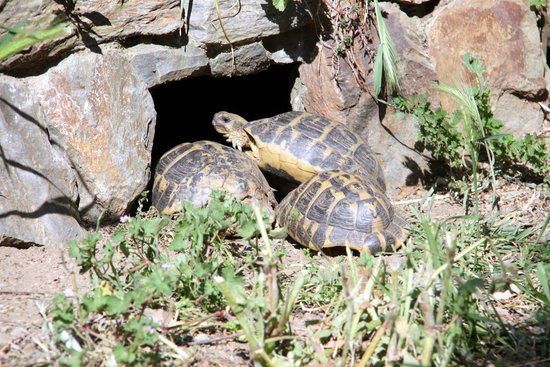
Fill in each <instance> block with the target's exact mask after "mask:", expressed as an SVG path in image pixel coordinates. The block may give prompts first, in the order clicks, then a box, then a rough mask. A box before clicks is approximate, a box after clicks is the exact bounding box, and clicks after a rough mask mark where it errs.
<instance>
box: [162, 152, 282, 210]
mask: <svg viewBox="0 0 550 367" xmlns="http://www.w3.org/2000/svg"><path fill="white" fill-rule="evenodd" d="M213 190H220V191H226V192H227V193H228V194H229V195H230V196H232V197H234V198H235V199H237V200H243V201H244V202H249V203H250V202H252V201H254V200H257V201H258V202H259V203H260V204H261V205H262V206H263V207H265V208H266V210H267V211H268V212H269V214H270V217H272V216H273V210H272V207H273V206H275V205H276V201H275V197H274V196H273V191H272V189H271V188H270V187H269V184H268V183H267V181H266V179H265V177H264V176H263V175H262V173H261V172H260V170H259V169H258V166H257V165H256V164H255V163H254V162H253V161H252V160H251V159H250V158H249V157H247V156H246V155H245V154H244V153H242V152H239V151H237V150H235V149H232V148H231V147H227V146H225V145H221V144H218V143H215V142H211V141H197V142H193V143H183V144H180V145H178V146H176V147H175V148H173V149H172V150H170V151H168V152H167V153H165V154H164V155H163V156H162V157H161V159H160V161H159V162H158V164H157V167H156V172H155V180H154V183H153V195H152V196H153V197H152V201H153V205H154V206H155V208H157V210H158V211H159V212H160V213H162V214H173V213H175V212H177V211H179V210H181V209H182V208H183V203H184V202H185V201H189V202H190V203H192V204H194V205H196V206H202V205H204V204H206V203H207V202H208V200H209V198H210V195H211V193H212V191H213Z"/></svg>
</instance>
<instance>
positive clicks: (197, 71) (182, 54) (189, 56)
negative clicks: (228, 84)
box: [125, 43, 208, 88]
mask: <svg viewBox="0 0 550 367" xmlns="http://www.w3.org/2000/svg"><path fill="white" fill-rule="evenodd" d="M125 55H126V57H127V58H128V60H129V61H130V64H132V67H133V68H134V72H135V73H136V75H138V76H139V78H140V79H141V80H142V81H143V82H144V83H145V84H146V85H147V87H148V88H151V87H153V86H155V85H159V84H163V83H166V82H170V81H175V80H181V79H185V78H189V77H193V76H198V75H204V74H207V73H208V57H207V56H206V51H205V50H203V49H201V48H199V47H197V46H195V45H193V44H192V43H190V44H188V45H187V46H184V47H182V48H173V47H168V46H162V45H154V44H139V45H137V46H134V47H131V48H129V49H127V50H126V52H125Z"/></svg>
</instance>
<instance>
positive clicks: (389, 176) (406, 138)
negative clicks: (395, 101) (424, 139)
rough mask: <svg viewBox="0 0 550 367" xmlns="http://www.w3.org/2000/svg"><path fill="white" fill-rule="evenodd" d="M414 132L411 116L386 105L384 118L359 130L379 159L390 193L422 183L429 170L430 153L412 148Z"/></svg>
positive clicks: (397, 192)
mask: <svg viewBox="0 0 550 367" xmlns="http://www.w3.org/2000/svg"><path fill="white" fill-rule="evenodd" d="M416 132H417V129H416V125H415V123H414V118H413V116H411V115H405V114H400V113H397V112H395V111H393V110H392V109H388V110H386V113H385V115H384V119H383V120H382V121H381V122H379V123H378V124H373V125H371V127H370V129H369V131H368V134H363V135H366V138H367V141H368V143H369V145H370V146H371V147H372V150H373V151H374V152H375V153H376V156H377V157H378V160H379V161H380V164H381V166H382V169H383V170H384V177H385V178H386V188H387V191H388V193H389V194H391V195H396V194H399V193H400V191H401V190H403V189H404V188H405V187H406V186H416V185H419V184H421V183H423V182H424V180H425V177H426V176H428V175H429V174H430V167H429V163H428V162H429V160H430V156H429V153H428V152H419V151H418V150H417V149H416V147H415V143H416Z"/></svg>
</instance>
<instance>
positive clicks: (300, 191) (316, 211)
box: [276, 171, 407, 254]
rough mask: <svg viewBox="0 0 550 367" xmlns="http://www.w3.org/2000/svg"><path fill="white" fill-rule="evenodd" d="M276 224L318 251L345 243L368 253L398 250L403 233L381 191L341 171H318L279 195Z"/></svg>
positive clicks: (357, 177) (404, 233) (401, 226)
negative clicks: (287, 193) (295, 187)
mask: <svg viewBox="0 0 550 367" xmlns="http://www.w3.org/2000/svg"><path fill="white" fill-rule="evenodd" d="M276 219H277V222H278V224H279V225H280V226H281V227H283V228H285V229H286V231H287V233H288V234H289V235H290V237H292V238H293V239H294V240H295V241H297V242H298V243H300V244H301V245H304V246H307V247H309V248H311V249H313V250H317V251H321V249H323V248H328V247H341V246H342V247H344V246H348V247H350V248H352V249H354V250H358V251H363V252H370V253H372V254H374V253H376V252H379V251H394V250H397V249H398V248H399V247H400V246H401V245H402V243H403V241H404V240H405V238H406V236H407V234H406V231H405V229H404V227H405V225H406V223H405V221H404V220H403V219H401V218H400V217H399V216H397V215H396V213H395V211H394V208H393V207H392V205H391V203H390V201H389V200H388V198H387V197H386V195H385V194H384V193H383V192H382V191H381V190H380V189H379V188H377V187H376V185H373V184H372V183H371V182H369V181H368V180H367V179H365V178H364V177H362V176H358V175H355V174H351V173H345V172H342V171H326V172H321V173H318V174H317V175H315V176H313V177H312V178H310V179H309V180H307V181H306V182H304V183H302V184H301V185H300V186H298V188H297V189H296V190H294V191H292V192H291V193H290V194H289V195H288V196H287V197H285V198H284V199H283V201H282V202H281V204H280V205H279V207H278V208H277V211H276Z"/></svg>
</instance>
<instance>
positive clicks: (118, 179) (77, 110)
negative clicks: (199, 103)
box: [30, 50, 156, 223]
mask: <svg viewBox="0 0 550 367" xmlns="http://www.w3.org/2000/svg"><path fill="white" fill-rule="evenodd" d="M75 71H78V72H75ZM30 83H31V85H32V87H33V91H34V92H35V93H36V94H37V96H38V98H39V100H40V104H41V105H42V108H43V110H44V113H45V115H46V117H47V122H48V129H49V131H50V136H51V137H52V138H54V139H55V140H56V141H57V142H58V143H59V144H60V145H61V146H62V147H63V149H64V150H65V151H66V152H67V155H68V158H69V160H70V162H71V165H72V167H73V168H74V170H75V172H76V174H77V179H78V192H79V197H80V202H79V210H80V212H81V216H82V218H83V219H84V220H85V221H87V222H92V223H95V222H96V221H97V220H98V218H99V217H101V216H102V215H103V218H104V219H107V220H111V219H117V218H118V217H119V216H121V215H123V214H124V213H125V212H126V211H127V209H128V208H129V206H130V205H131V203H132V202H133V201H134V200H135V199H136V198H137V196H138V195H139V194H140V193H141V192H142V191H143V190H144V189H145V186H146V184H147V182H148V181H149V176H150V172H149V171H150V160H151V147H152V139H153V135H154V129H155V119H156V113H155V109H154V105H153V100H152V98H151V95H150V94H149V92H148V90H147V87H146V85H145V84H144V83H143V82H141V81H140V80H139V78H138V77H137V76H135V74H134V73H133V69H132V66H131V65H130V63H129V62H128V61H127V60H126V58H125V57H124V56H122V55H120V54H119V52H118V51H115V50H104V51H103V55H99V54H95V53H91V52H82V53H78V54H74V55H71V56H70V57H68V58H67V59H65V60H64V61H63V62H61V63H60V64H59V65H58V66H56V67H54V68H52V69H50V70H49V71H48V72H47V73H46V74H43V75H41V76H38V77H35V78H31V80H30Z"/></svg>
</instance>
